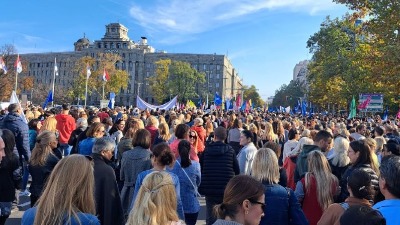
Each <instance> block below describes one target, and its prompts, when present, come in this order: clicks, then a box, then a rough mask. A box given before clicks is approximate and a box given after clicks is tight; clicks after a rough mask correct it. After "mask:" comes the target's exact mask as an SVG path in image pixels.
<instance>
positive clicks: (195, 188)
mask: <svg viewBox="0 0 400 225" xmlns="http://www.w3.org/2000/svg"><path fill="white" fill-rule="evenodd" d="M176 163H178V165H179V167H181V169H182V171H183V172H184V173H185V175H186V177H187V178H188V180H189V181H190V183H191V184H192V186H193V188H194V190H195V191H196V194H197V195H200V194H199V192H198V191H197V187H196V186H195V185H194V184H193V182H192V180H191V179H190V177H189V175H188V174H187V173H186V171H185V170H184V169H183V168H182V166H181V164H180V163H179V161H178V160H176Z"/></svg>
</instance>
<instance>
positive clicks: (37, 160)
mask: <svg viewBox="0 0 400 225" xmlns="http://www.w3.org/2000/svg"><path fill="white" fill-rule="evenodd" d="M51 141H57V140H56V135H55V134H54V132H51V131H47V130H46V131H43V132H42V133H40V134H39V135H38V136H37V138H36V143H35V147H34V148H33V149H32V155H31V158H30V160H29V164H31V165H32V166H44V165H45V164H46V160H47V158H48V157H49V155H51V154H53V149H51V147H50V142H51Z"/></svg>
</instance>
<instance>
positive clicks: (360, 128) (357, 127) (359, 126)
mask: <svg viewBox="0 0 400 225" xmlns="http://www.w3.org/2000/svg"><path fill="white" fill-rule="evenodd" d="M364 128H366V126H365V125H364V124H360V125H358V126H356V132H358V131H360V130H362V129H364Z"/></svg>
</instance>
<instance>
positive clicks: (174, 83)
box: [166, 61, 205, 102]
mask: <svg viewBox="0 0 400 225" xmlns="http://www.w3.org/2000/svg"><path fill="white" fill-rule="evenodd" d="M204 82H205V76H204V73H199V72H198V71H197V70H195V69H193V68H192V67H191V66H190V64H189V63H187V62H182V61H172V62H171V65H170V67H169V78H168V82H167V85H166V86H167V88H168V90H170V91H171V94H173V95H178V96H179V97H178V98H179V101H183V102H184V101H186V100H188V99H191V98H197V97H198V93H196V89H195V88H196V84H203V83H204Z"/></svg>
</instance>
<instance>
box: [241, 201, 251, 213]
mask: <svg viewBox="0 0 400 225" xmlns="http://www.w3.org/2000/svg"><path fill="white" fill-rule="evenodd" d="M242 208H243V210H244V211H245V212H248V211H249V209H250V201H249V200H247V199H246V200H244V201H243V202H242Z"/></svg>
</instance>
